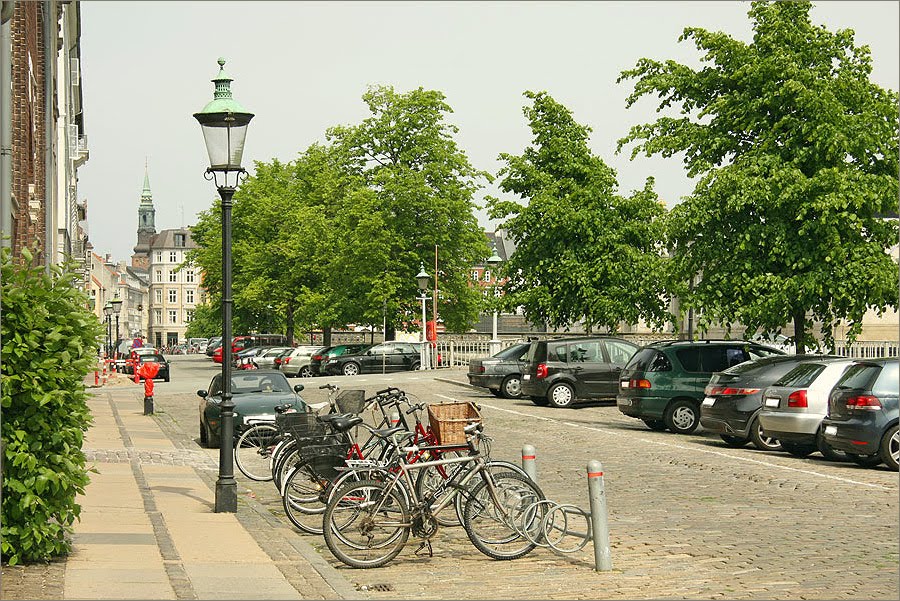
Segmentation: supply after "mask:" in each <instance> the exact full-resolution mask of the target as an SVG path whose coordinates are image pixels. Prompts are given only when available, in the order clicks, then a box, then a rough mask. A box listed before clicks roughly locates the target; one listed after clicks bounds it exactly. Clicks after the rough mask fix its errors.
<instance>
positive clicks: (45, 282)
mask: <svg viewBox="0 0 900 601" xmlns="http://www.w3.org/2000/svg"><path fill="white" fill-rule="evenodd" d="M22 255H23V257H24V258H25V261H26V262H27V263H31V260H32V253H31V252H30V251H29V250H27V249H26V250H23V251H22ZM75 277H76V276H75V273H74V271H73V265H71V264H67V265H64V266H52V267H51V269H50V273H47V272H46V271H45V269H44V267H42V266H37V267H29V266H26V265H20V264H16V263H15V262H13V260H12V259H11V258H10V252H9V249H8V248H3V249H2V277H0V281H2V283H3V284H2V290H0V294H2V296H3V319H2V321H0V338H2V340H3V348H2V365H3V372H2V380H3V381H2V385H0V391H2V393H0V399H2V410H3V420H2V438H3V494H2V499H3V504H2V513H0V524H2V526H0V534H2V556H3V560H4V561H7V562H9V564H10V565H12V564H16V563H20V562H31V561H42V560H43V561H45V560H48V559H50V558H52V557H56V556H59V555H62V554H64V553H67V552H68V551H69V548H70V543H69V539H68V536H69V535H70V534H71V532H72V524H73V523H74V521H75V519H77V518H78V516H79V514H80V512H81V506H79V505H78V504H77V503H76V502H75V499H76V497H77V495H79V494H83V493H84V489H85V486H87V484H88V470H87V468H86V467H85V457H84V454H83V453H82V450H81V448H82V443H83V440H84V432H85V431H86V430H87V429H88V426H89V425H90V423H91V414H90V410H89V409H88V406H87V393H86V392H85V388H84V378H85V376H86V375H87V374H88V372H89V371H90V370H92V369H94V368H95V367H96V361H97V347H98V341H99V339H100V336H101V335H102V333H103V327H102V326H101V325H100V322H99V320H98V319H97V317H96V316H95V315H94V314H93V313H91V312H90V311H89V310H88V309H87V304H88V298H87V295H86V294H84V292H83V291H81V290H79V289H77V288H76V287H75V286H73V285H72V282H73V281H74V280H75Z"/></svg>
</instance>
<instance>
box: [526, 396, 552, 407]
mask: <svg viewBox="0 0 900 601" xmlns="http://www.w3.org/2000/svg"><path fill="white" fill-rule="evenodd" d="M528 398H530V399H531V402H532V403H534V404H535V405H537V406H538V407H546V406H547V405H549V404H550V401H548V400H547V397H545V396H533V397H528Z"/></svg>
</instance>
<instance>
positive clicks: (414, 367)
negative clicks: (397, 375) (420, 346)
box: [409, 361, 419, 371]
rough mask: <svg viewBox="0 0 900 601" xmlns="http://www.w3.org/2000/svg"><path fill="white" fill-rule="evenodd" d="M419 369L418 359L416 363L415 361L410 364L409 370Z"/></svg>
mask: <svg viewBox="0 0 900 601" xmlns="http://www.w3.org/2000/svg"><path fill="white" fill-rule="evenodd" d="M418 369H419V362H418V361H416V362H415V363H413V364H412V365H410V366H409V371H418Z"/></svg>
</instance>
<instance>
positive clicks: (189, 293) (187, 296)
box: [184, 290, 194, 305]
mask: <svg viewBox="0 0 900 601" xmlns="http://www.w3.org/2000/svg"><path fill="white" fill-rule="evenodd" d="M184 302H186V303H187V304H189V305H193V304H194V291H193V290H185V291H184Z"/></svg>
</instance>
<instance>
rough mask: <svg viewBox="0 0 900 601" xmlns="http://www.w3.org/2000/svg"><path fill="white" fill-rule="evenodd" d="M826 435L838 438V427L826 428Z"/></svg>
mask: <svg viewBox="0 0 900 601" xmlns="http://www.w3.org/2000/svg"><path fill="white" fill-rule="evenodd" d="M825 434H827V435H828V436H837V426H825Z"/></svg>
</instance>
